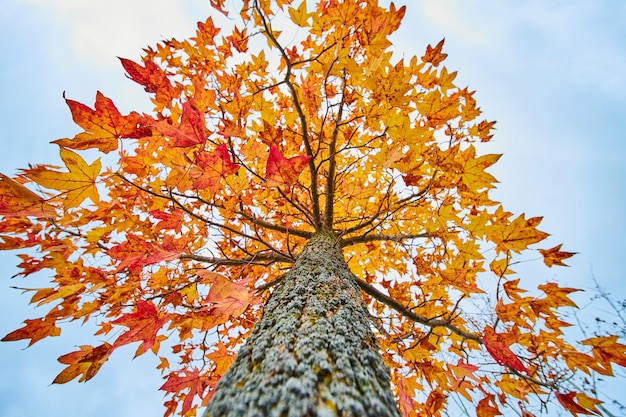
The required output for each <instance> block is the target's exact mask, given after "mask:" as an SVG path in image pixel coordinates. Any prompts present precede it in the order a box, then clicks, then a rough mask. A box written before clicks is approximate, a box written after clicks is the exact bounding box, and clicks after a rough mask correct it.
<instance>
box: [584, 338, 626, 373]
mask: <svg viewBox="0 0 626 417" xmlns="http://www.w3.org/2000/svg"><path fill="white" fill-rule="evenodd" d="M618 340H619V338H618V336H617V335H611V336H601V337H592V338H589V339H585V340H583V341H582V344H583V345H586V346H591V347H592V349H593V357H594V359H595V360H596V361H597V362H598V363H600V364H602V365H603V367H604V368H605V369H607V370H609V371H610V370H611V368H612V365H611V364H613V363H615V364H617V365H619V366H622V367H626V345H624V344H622V343H619V342H618ZM609 374H611V373H609Z"/></svg>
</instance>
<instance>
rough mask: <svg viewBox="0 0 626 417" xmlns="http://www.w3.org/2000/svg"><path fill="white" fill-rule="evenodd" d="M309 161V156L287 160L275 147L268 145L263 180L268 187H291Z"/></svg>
mask: <svg viewBox="0 0 626 417" xmlns="http://www.w3.org/2000/svg"><path fill="white" fill-rule="evenodd" d="M310 159H311V157H310V156H294V157H292V158H289V159H287V158H285V157H284V156H283V154H281V153H280V151H279V150H278V148H276V146H274V145H273V144H270V150H269V156H268V158H267V165H266V167H265V179H266V180H267V182H268V185H270V186H279V185H287V186H289V185H292V184H293V183H295V182H296V180H297V179H298V177H299V176H300V174H301V173H302V170H303V169H304V167H305V166H306V164H308V163H309V160H310Z"/></svg>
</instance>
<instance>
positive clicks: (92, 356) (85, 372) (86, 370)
mask: <svg viewBox="0 0 626 417" xmlns="http://www.w3.org/2000/svg"><path fill="white" fill-rule="evenodd" d="M79 348H80V349H79V350H77V351H74V352H71V353H68V354H66V355H63V356H61V357H59V359H58V360H59V362H61V363H62V364H65V365H68V366H67V367H66V368H65V369H63V370H62V371H61V373H59V374H58V375H57V376H56V378H54V381H52V383H53V384H65V383H66V382H69V381H71V380H72V379H74V378H76V377H78V376H79V375H80V376H81V377H80V379H79V382H85V381H89V380H90V379H91V378H93V377H94V376H95V375H96V373H98V371H99V370H100V368H101V367H102V365H103V364H104V363H105V362H106V361H107V360H108V359H109V356H110V354H111V351H112V350H113V346H111V345H110V344H109V343H106V342H105V343H104V344H102V345H100V346H97V347H93V346H80V347H79Z"/></svg>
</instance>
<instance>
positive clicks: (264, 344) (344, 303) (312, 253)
mask: <svg viewBox="0 0 626 417" xmlns="http://www.w3.org/2000/svg"><path fill="white" fill-rule="evenodd" d="M218 416H220V417H223V416H226V417H228V416H232V417H234V416H245V417H257V416H258V417H261V416H275V417H304V416H307V417H332V416H344V417H347V416H355V417H356V416H372V417H373V416H377V417H387V416H389V417H391V416H393V417H399V416H400V413H399V411H398V408H397V404H396V402H395V400H394V397H393V393H392V391H391V388H390V377H389V369H388V368H387V366H386V365H385V364H384V363H383V360H382V357H381V356H380V353H379V351H378V345H377V343H376V340H375V338H374V335H373V333H372V331H371V329H370V322H369V315H368V312H367V309H366V307H365V304H364V302H363V299H362V298H361V295H360V291H359V287H358V285H357V284H356V281H355V279H354V275H353V274H352V273H351V272H350V270H349V268H348V265H347V264H346V262H345V260H344V258H343V255H342V253H341V249H340V247H339V244H338V240H337V238H336V237H335V235H334V234H333V233H332V232H327V231H321V232H318V233H317V234H315V235H314V236H313V237H312V238H311V239H310V241H309V242H308V243H307V245H306V246H305V247H304V249H303V251H302V253H301V254H300V256H299V257H298V259H297V260H296V262H295V264H294V265H293V267H292V269H291V270H290V271H289V272H288V273H287V274H286V276H285V278H284V279H283V280H282V282H281V284H280V286H279V287H278V288H277V289H276V290H275V292H274V293H273V294H272V296H271V297H270V299H269V300H268V302H267V304H266V305H265V309H264V313H263V317H262V318H261V319H260V320H259V322H258V323H257V324H256V326H255V328H254V330H253V331H252V333H251V334H250V336H249V337H248V339H247V340H246V342H245V344H244V345H243V346H242V347H241V349H240V351H239V353H238V354H237V358H236V360H235V362H234V363H233V365H232V366H231V368H230V369H229V370H228V371H227V372H226V374H225V375H224V376H223V377H222V379H221V380H220V382H219V384H218V386H217V388H216V391H215V394H214V396H213V398H212V399H211V402H210V403H209V405H208V407H207V409H206V410H205V412H204V417H218Z"/></svg>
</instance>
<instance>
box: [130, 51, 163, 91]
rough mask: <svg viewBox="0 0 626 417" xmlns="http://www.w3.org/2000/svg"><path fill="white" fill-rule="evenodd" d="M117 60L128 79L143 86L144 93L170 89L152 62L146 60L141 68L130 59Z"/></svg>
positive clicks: (161, 73) (161, 72)
mask: <svg viewBox="0 0 626 417" xmlns="http://www.w3.org/2000/svg"><path fill="white" fill-rule="evenodd" d="M118 58H119V57H118ZM119 60H120V61H121V62H122V66H123V67H124V69H125V70H126V72H127V73H128V77H129V78H130V79H131V80H133V81H135V82H136V83H138V84H141V85H143V86H144V87H145V90H146V92H148V93H159V92H163V91H169V90H170V89H171V84H170V81H169V80H168V78H167V76H166V75H165V73H164V72H163V71H162V70H161V69H160V68H159V67H158V66H157V65H156V64H155V63H154V62H152V61H150V60H147V61H145V62H144V65H145V66H143V67H142V66H141V65H139V64H137V63H136V62H133V61H131V60H130V59H126V58H119Z"/></svg>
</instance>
